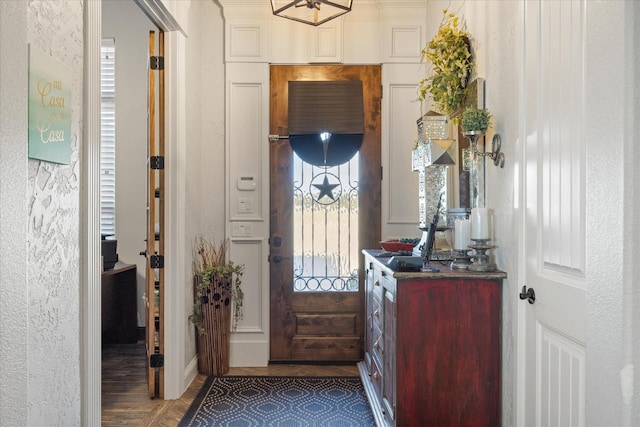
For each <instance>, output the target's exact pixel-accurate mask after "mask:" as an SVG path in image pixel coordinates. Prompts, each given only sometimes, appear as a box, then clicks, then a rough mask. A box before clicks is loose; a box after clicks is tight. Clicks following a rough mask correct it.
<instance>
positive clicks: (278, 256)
mask: <svg viewBox="0 0 640 427" xmlns="http://www.w3.org/2000/svg"><path fill="white" fill-rule="evenodd" d="M272 259H273V262H275V263H278V262H280V261H282V257H281V256H280V255H274V256H273V258H272Z"/></svg>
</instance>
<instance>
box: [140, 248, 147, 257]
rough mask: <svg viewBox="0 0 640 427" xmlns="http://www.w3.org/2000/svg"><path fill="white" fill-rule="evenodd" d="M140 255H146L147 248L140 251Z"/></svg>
mask: <svg viewBox="0 0 640 427" xmlns="http://www.w3.org/2000/svg"><path fill="white" fill-rule="evenodd" d="M140 255H142V256H143V257H145V258H146V257H147V250H146V249H145V250H144V251H140Z"/></svg>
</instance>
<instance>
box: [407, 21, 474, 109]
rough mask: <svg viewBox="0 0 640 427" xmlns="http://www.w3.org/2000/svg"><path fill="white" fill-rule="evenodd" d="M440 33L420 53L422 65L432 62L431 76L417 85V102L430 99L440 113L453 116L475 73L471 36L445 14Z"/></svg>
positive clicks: (458, 23) (457, 22)
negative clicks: (425, 62) (471, 76)
mask: <svg viewBox="0 0 640 427" xmlns="http://www.w3.org/2000/svg"><path fill="white" fill-rule="evenodd" d="M443 12H444V16H443V18H442V22H441V23H440V27H439V28H438V32H437V33H436V35H435V36H434V37H433V39H432V40H431V41H430V42H429V43H427V45H426V46H425V48H424V49H422V51H421V61H425V60H428V61H429V62H431V65H432V69H431V75H430V76H429V77H426V78H424V79H422V80H420V82H419V83H418V99H419V100H420V101H424V100H425V99H426V98H427V97H429V98H431V100H432V101H433V104H434V107H435V108H436V110H438V112H440V113H442V114H445V115H448V116H450V115H451V114H452V113H453V112H455V111H456V110H457V109H458V107H459V106H460V104H461V103H462V101H463V100H464V99H465V96H466V88H467V83H468V82H469V77H470V75H471V74H472V72H473V67H474V63H473V61H472V59H471V48H470V43H469V34H468V33H467V31H466V30H465V29H464V28H463V27H462V26H461V25H460V19H459V18H458V17H457V16H456V15H455V14H454V13H453V12H448V11H447V9H444V10H443Z"/></svg>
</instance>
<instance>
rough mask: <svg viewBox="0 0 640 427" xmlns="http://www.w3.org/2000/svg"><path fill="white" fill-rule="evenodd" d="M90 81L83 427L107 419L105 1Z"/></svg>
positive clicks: (97, 13)
mask: <svg viewBox="0 0 640 427" xmlns="http://www.w3.org/2000/svg"><path fill="white" fill-rule="evenodd" d="M84 28H85V32H84V34H85V36H84V81H83V116H84V117H83V120H82V121H83V127H84V135H83V139H84V143H83V144H81V145H82V150H81V151H82V168H81V169H82V178H83V183H84V185H82V186H81V198H82V204H81V206H82V226H81V233H80V235H81V242H82V264H81V265H82V267H81V277H82V280H81V281H80V283H84V284H86V287H84V288H83V289H82V308H83V310H82V328H81V334H82V349H81V351H82V360H81V365H82V366H81V374H80V375H81V387H82V398H81V411H82V413H81V418H82V425H83V426H99V425H100V420H101V404H102V401H101V396H100V394H101V389H102V380H101V375H102V369H101V365H102V342H101V341H102V337H101V330H102V328H101V319H102V313H101V282H100V280H101V271H102V269H101V266H100V253H101V247H100V42H101V39H102V0H95V1H87V2H85V4H84Z"/></svg>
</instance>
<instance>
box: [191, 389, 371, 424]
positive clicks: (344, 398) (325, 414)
mask: <svg viewBox="0 0 640 427" xmlns="http://www.w3.org/2000/svg"><path fill="white" fill-rule="evenodd" d="M374 425H375V423H374V421H373V414H372V413H371V409H370V407H369V403H368V401H367V396H366V394H365V392H364V388H363V386H362V382H361V381H360V378H358V377H238V376H234V377H209V378H207V380H206V382H205V384H204V385H203V386H202V389H201V390H200V393H198V396H197V397H196V398H195V400H194V401H193V403H192V404H191V406H190V407H189V410H188V411H187V413H186V414H185V416H184V417H183V418H182V420H181V421H180V424H179V425H178V426H179V427H187V426H225V427H249V426H251V427H254V426H279V427H280V426H281V427H328V426H332V427H333V426H335V427H338V426H340V427H347V426H353V427H365V426H366V427H370V426H374Z"/></svg>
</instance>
